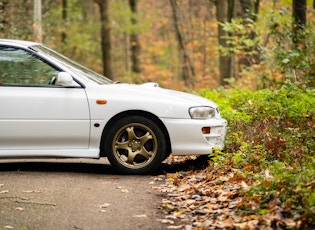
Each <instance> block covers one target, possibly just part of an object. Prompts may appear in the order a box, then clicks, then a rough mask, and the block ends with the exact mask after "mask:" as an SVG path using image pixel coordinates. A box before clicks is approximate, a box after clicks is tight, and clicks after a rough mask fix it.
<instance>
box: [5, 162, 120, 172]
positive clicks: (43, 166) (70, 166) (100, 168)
mask: <svg viewBox="0 0 315 230" xmlns="http://www.w3.org/2000/svg"><path fill="white" fill-rule="evenodd" d="M75 161H76V160H73V162H69V161H67V162H62V161H60V160H58V162H40V161H36V162H33V161H31V160H27V161H26V162H13V161H12V162H1V160H0V172H4V171H5V172H8V171H28V172H29V171H32V172H72V173H89V174H115V172H114V170H113V168H112V167H111V165H110V164H105V163H90V162H75Z"/></svg>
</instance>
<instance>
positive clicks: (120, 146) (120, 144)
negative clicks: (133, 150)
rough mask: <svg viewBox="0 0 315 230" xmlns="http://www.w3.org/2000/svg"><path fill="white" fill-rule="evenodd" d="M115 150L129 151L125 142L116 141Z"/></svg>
mask: <svg viewBox="0 0 315 230" xmlns="http://www.w3.org/2000/svg"><path fill="white" fill-rule="evenodd" d="M115 149H116V150H118V149H126V150H129V146H128V141H126V142H118V141H116V144H115Z"/></svg>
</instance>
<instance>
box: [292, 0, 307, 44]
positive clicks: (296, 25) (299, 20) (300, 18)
mask: <svg viewBox="0 0 315 230" xmlns="http://www.w3.org/2000/svg"><path fill="white" fill-rule="evenodd" d="M292 15H293V24H292V28H293V29H292V30H293V37H292V39H293V43H294V44H295V45H297V44H299V43H303V39H304V37H303V35H302V34H301V32H302V31H303V30H304V28H305V25H306V0H293V2H292Z"/></svg>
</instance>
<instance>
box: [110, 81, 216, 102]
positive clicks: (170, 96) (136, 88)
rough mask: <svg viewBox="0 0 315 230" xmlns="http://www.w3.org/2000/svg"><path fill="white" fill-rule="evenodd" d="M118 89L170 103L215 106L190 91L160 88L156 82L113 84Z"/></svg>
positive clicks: (143, 97)
mask: <svg viewBox="0 0 315 230" xmlns="http://www.w3.org/2000/svg"><path fill="white" fill-rule="evenodd" d="M113 87H115V88H116V89H117V90H118V91H120V92H124V94H127V93H128V92H129V93H130V94H131V95H132V96H134V97H137V96H139V97H141V98H142V99H143V100H145V99H146V98H150V99H153V98H154V99H155V100H163V101H166V102H167V101H170V102H172V103H174V102H176V103H177V104H180V103H183V104H189V106H199V105H204V106H211V107H213V108H217V107H218V106H217V104H216V103H214V102H213V101H210V100H208V99H206V98H203V97H201V96H197V95H194V94H190V93H185V92H180V91H176V90H170V89H165V88H161V87H159V86H158V84H157V83H145V84H141V85H135V84H115V85H113Z"/></svg>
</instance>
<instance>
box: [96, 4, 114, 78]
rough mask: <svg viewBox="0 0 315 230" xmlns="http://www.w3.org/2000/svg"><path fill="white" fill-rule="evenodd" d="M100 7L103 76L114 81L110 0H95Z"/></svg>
mask: <svg viewBox="0 0 315 230" xmlns="http://www.w3.org/2000/svg"><path fill="white" fill-rule="evenodd" d="M94 1H95V3H96V4H98V6H99V11H100V18H101V39H102V41H101V45H102V59H103V74H104V75H105V76H106V77H108V78H109V79H113V76H112V69H111V53H110V51H111V41H110V22H109V17H108V0H94Z"/></svg>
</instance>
